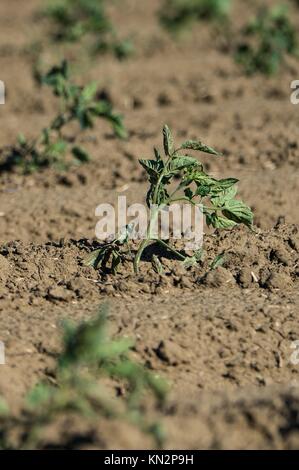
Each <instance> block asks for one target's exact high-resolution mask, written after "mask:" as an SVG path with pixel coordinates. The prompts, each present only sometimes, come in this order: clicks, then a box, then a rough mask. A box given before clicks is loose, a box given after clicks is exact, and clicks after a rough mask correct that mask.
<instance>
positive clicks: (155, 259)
mask: <svg viewBox="0 0 299 470" xmlns="http://www.w3.org/2000/svg"><path fill="white" fill-rule="evenodd" d="M152 265H153V268H154V271H156V273H157V274H160V275H162V274H163V272H164V269H163V266H162V264H161V261H160V260H159V258H158V256H157V255H153V258H152Z"/></svg>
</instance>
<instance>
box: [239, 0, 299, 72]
mask: <svg viewBox="0 0 299 470" xmlns="http://www.w3.org/2000/svg"><path fill="white" fill-rule="evenodd" d="M297 52H298V39H297V34H296V30H295V28H294V26H293V25H292V23H291V21H290V19H289V16H288V11H287V8H285V7H281V6H280V7H275V8H272V9H269V8H263V9H261V10H260V12H259V14H258V15H257V16H256V18H254V19H253V20H252V21H250V22H249V23H248V25H247V26H246V27H245V28H244V30H243V41H242V43H241V44H240V45H239V46H238V48H237V52H236V61H237V62H238V63H239V64H241V65H242V66H243V67H244V69H245V71H246V73H247V74H249V75H251V74H254V73H257V72H260V73H263V74H265V75H273V74H275V73H277V72H278V70H279V67H280V65H281V63H282V62H283V60H284V57H285V55H287V54H291V55H294V54H297Z"/></svg>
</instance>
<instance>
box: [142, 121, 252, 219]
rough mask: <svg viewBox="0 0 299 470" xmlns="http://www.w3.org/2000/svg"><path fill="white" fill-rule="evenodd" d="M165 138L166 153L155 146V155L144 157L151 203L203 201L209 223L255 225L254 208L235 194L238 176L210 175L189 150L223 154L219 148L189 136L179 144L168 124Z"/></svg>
mask: <svg viewBox="0 0 299 470" xmlns="http://www.w3.org/2000/svg"><path fill="white" fill-rule="evenodd" d="M163 141H164V156H163V157H162V156H161V154H160V152H159V151H158V150H156V149H155V152H154V153H155V159H153V160H140V164H141V165H142V166H143V168H144V169H145V170H146V172H147V174H148V178H149V183H150V188H149V192H148V195H147V202H148V205H149V207H150V205H152V204H155V205H158V206H160V205H167V206H169V205H170V204H172V203H173V202H176V201H185V202H189V203H190V204H193V205H194V204H202V205H203V211H204V214H205V216H206V221H207V224H208V225H212V226H213V227H214V228H232V227H234V226H235V225H237V224H241V223H242V224H245V225H247V226H249V227H251V226H252V223H253V214H252V211H251V209H250V208H249V207H248V206H246V204H244V203H243V202H242V201H240V200H238V199H236V198H235V197H236V195H237V186H236V185H237V183H238V180H237V179H236V178H225V179H216V178H214V177H212V176H210V175H209V174H208V173H206V172H205V171H204V167H203V164H202V163H201V162H200V161H199V160H198V159H197V158H195V157H193V156H191V155H189V154H188V153H186V151H190V150H193V151H196V152H203V153H206V154H210V155H214V156H218V157H220V156H221V154H220V153H219V152H217V151H216V150H215V149H213V148H212V147H210V146H208V145H206V144H204V143H203V142H202V141H200V140H187V141H185V142H183V143H182V144H181V145H180V146H179V148H175V146H174V140H173V137H172V133H171V131H170V129H169V128H168V126H164V129H163ZM174 180H175V181H178V180H179V184H178V186H177V187H176V189H175V191H174V192H172V193H171V192H170V190H169V189H168V188H169V185H170V184H171V183H172V182H173V181H174ZM182 192H183V194H182Z"/></svg>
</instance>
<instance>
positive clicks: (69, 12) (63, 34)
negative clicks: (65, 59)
mask: <svg viewBox="0 0 299 470" xmlns="http://www.w3.org/2000/svg"><path fill="white" fill-rule="evenodd" d="M44 14H45V16H47V17H48V18H50V19H51V22H52V24H53V27H54V32H53V35H54V39H55V40H57V41H64V42H65V41H66V42H79V41H82V40H84V39H85V38H87V39H88V38H91V40H92V50H93V51H94V52H96V53H106V52H112V53H113V54H114V55H115V56H116V57H117V58H119V59H125V58H126V57H128V56H129V55H131V53H132V52H133V46H132V43H131V41H130V40H128V39H125V40H123V41H120V40H119V39H118V38H117V34H116V31H115V28H114V26H113V24H112V23H111V20H110V19H109V17H108V15H107V13H106V5H105V0H54V1H51V3H49V5H48V6H47V8H46V9H45V11H44Z"/></svg>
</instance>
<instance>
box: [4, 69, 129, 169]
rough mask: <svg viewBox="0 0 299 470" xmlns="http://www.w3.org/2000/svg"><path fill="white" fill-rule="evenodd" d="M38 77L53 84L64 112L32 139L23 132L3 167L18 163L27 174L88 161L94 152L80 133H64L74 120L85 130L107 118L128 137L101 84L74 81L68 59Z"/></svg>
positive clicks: (114, 128)
mask: <svg viewBox="0 0 299 470" xmlns="http://www.w3.org/2000/svg"><path fill="white" fill-rule="evenodd" d="M36 79H37V81H38V82H39V84H40V85H47V86H49V87H50V88H51V89H52V92H53V94H54V95H55V96H57V97H58V98H59V99H60V112H59V113H58V114H57V116H56V117H55V118H54V119H53V120H52V122H51V123H50V124H49V126H48V127H46V128H44V129H43V130H42V132H41V134H40V135H39V136H38V137H37V138H36V139H33V140H31V141H29V140H27V139H26V137H25V136H23V135H22V134H20V135H19V137H18V143H17V145H16V146H15V147H13V148H12V149H10V150H9V152H8V155H7V156H6V157H5V158H4V161H3V162H2V163H1V165H0V169H2V170H6V171H8V170H11V169H12V168H14V167H18V168H20V169H21V172H22V173H25V174H26V173H32V172H33V171H36V170H38V169H41V168H45V167H52V166H53V167H55V168H56V169H58V170H65V169H67V168H68V167H69V165H70V164H77V165H78V164H82V163H86V162H88V161H89V160H90V159H91V157H90V155H89V154H88V152H87V151H86V150H85V149H84V148H83V147H82V146H80V145H77V144H76V142H75V141H76V140H77V138H78V136H77V137H76V138H72V139H68V138H66V136H65V135H64V134H63V131H64V129H65V128H66V127H67V126H68V125H69V124H70V123H71V122H74V121H75V122H77V123H78V124H79V128H80V131H81V132H82V131H84V130H86V129H92V128H93V127H94V125H95V119H97V118H101V119H105V120H106V121H107V122H108V123H109V124H110V125H111V126H112V129H113V132H114V134H115V135H116V136H117V137H118V138H121V139H125V138H127V132H126V129H125V127H124V124H123V118H122V116H121V115H120V114H117V113H115V112H114V110H113V106H112V104H111V103H110V102H109V101H108V100H107V99H104V98H103V97H99V96H98V84H97V83H96V82H92V83H89V84H88V85H86V86H84V87H81V86H79V85H76V84H75V83H73V82H72V81H71V79H70V73H69V66H68V63H67V62H66V61H63V62H62V63H61V64H60V65H58V66H54V67H52V68H51V69H50V70H49V71H48V72H47V73H46V74H42V73H41V72H40V71H36ZM68 153H71V155H72V160H71V162H68V161H67V160H66V157H67V155H68Z"/></svg>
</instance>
